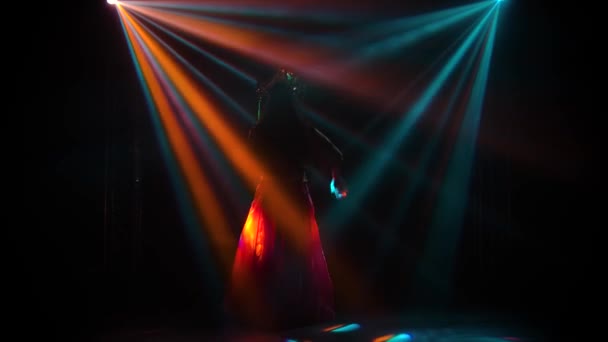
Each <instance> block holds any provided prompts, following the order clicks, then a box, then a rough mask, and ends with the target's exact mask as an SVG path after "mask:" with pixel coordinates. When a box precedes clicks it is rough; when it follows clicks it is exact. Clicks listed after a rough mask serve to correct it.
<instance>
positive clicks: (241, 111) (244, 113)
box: [138, 16, 255, 124]
mask: <svg viewBox="0 0 608 342" xmlns="http://www.w3.org/2000/svg"><path fill="white" fill-rule="evenodd" d="M138 17H139V16H138ZM142 19H144V20H145V21H146V22H149V23H152V24H153V22H152V21H150V20H149V19H147V18H145V17H142ZM142 27H144V26H143V25H142ZM148 33H149V34H150V35H151V36H152V37H154V39H155V40H156V41H158V42H159V43H160V44H161V45H162V46H163V47H164V48H165V49H166V50H167V51H169V52H170V53H171V55H173V57H175V59H177V60H178V61H179V62H180V63H181V64H182V65H183V66H184V67H186V68H187V69H188V70H189V71H190V72H192V74H193V75H195V76H196V77H197V78H198V79H199V80H201V81H202V82H203V83H205V85H206V86H207V87H208V88H209V89H211V90H212V91H213V92H214V93H215V94H216V95H217V96H218V97H219V98H221V99H222V100H223V101H224V102H225V103H227V104H228V105H229V106H230V107H231V108H232V109H234V110H235V111H236V112H237V113H238V114H239V116H240V117H241V118H242V119H243V120H245V121H246V122H247V123H248V124H253V123H254V121H255V119H254V117H253V116H252V115H251V114H250V113H249V112H247V111H246V110H245V109H244V108H243V107H242V106H241V105H240V104H239V103H238V102H236V101H234V99H232V98H231V97H230V96H229V95H228V94H226V92H224V91H223V90H222V89H221V88H220V87H218V86H217V85H216V84H215V83H214V82H213V81H211V80H210V79H209V78H208V77H207V76H205V75H204V74H203V73H202V72H200V71H199V70H198V69H196V68H195V67H194V66H193V65H192V64H191V63H190V62H188V61H187V60H186V59H185V58H184V57H182V56H181V55H180V54H179V53H178V52H177V51H175V50H174V49H173V48H171V47H170V46H169V44H167V43H166V42H165V41H164V40H163V39H161V38H160V37H159V36H157V35H156V34H154V33H153V32H151V31H150V30H148Z"/></svg>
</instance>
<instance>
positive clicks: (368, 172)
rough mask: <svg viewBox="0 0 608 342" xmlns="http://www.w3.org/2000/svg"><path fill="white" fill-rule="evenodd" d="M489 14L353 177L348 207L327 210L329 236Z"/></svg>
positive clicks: (363, 193) (369, 185) (373, 180)
mask: <svg viewBox="0 0 608 342" xmlns="http://www.w3.org/2000/svg"><path fill="white" fill-rule="evenodd" d="M492 11H493V10H490V11H489V12H488V14H486V15H485V16H484V17H483V18H482V19H481V21H480V22H479V24H478V25H477V27H476V28H475V30H474V31H473V32H471V34H470V35H469V36H468V37H467V39H466V40H465V41H464V42H463V43H462V45H461V46H460V48H459V49H458V50H457V51H456V52H455V53H454V54H453V55H452V57H451V58H450V60H448V61H447V63H446V64H445V66H444V67H443V68H442V69H441V70H440V72H439V74H438V75H437V76H436V77H435V79H434V80H433V81H432V82H431V84H430V86H429V87H428V88H427V89H426V90H425V92H424V93H423V94H422V96H421V97H420V98H419V99H418V101H417V102H415V103H414V105H413V106H412V108H411V109H410V110H409V111H408V113H407V114H406V115H405V116H404V119H403V120H402V121H401V123H399V124H398V126H397V127H396V128H395V129H394V130H393V131H392V132H391V133H390V134H389V136H388V138H387V139H386V140H385V142H384V143H383V144H382V148H380V149H379V150H378V153H376V154H375V155H373V156H372V158H371V160H369V161H367V162H366V163H365V164H364V166H362V167H361V168H360V169H359V170H358V172H357V173H355V176H354V177H353V182H352V192H351V195H350V196H349V197H350V199H349V205H348V206H346V205H344V206H334V208H333V210H330V211H329V212H328V214H327V219H328V222H331V223H330V224H329V225H330V226H331V227H333V228H334V229H335V230H334V231H333V232H332V235H334V237H335V236H337V234H338V233H339V232H340V231H341V230H342V229H343V223H344V220H345V219H346V218H348V217H349V216H350V215H349V213H350V212H352V211H354V210H357V209H358V208H359V207H360V206H361V204H362V203H363V200H364V199H365V196H367V194H368V193H369V191H370V190H371V188H372V187H373V185H374V184H375V183H376V182H378V178H379V177H380V175H381V174H382V172H383V170H384V168H385V167H386V166H387V164H388V163H389V161H390V160H392V159H393V154H394V152H395V151H396V150H397V148H398V147H399V146H400V143H401V142H402V141H403V140H404V139H405V138H406V137H407V136H408V135H409V134H410V133H411V130H412V128H413V127H414V125H415V124H416V123H417V122H418V120H419V119H420V117H421V116H422V114H423V113H424V111H425V110H426V109H427V107H428V106H429V104H430V103H431V101H432V100H433V98H434V97H435V95H436V94H437V93H438V92H439V90H440V89H441V88H442V87H443V86H444V84H445V82H446V81H447V79H448V78H449V76H450V75H451V74H452V73H453V72H454V70H455V68H456V66H457V65H458V64H459V63H460V61H461V60H462V59H463V57H464V56H465V53H466V52H467V50H468V49H469V48H470V46H471V45H472V44H473V42H474V41H475V39H477V38H478V36H479V33H480V31H481V29H482V28H483V27H484V25H485V23H486V22H487V20H488V18H489V17H490V15H491V13H492Z"/></svg>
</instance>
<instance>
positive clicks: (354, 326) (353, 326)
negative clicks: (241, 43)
mask: <svg viewBox="0 0 608 342" xmlns="http://www.w3.org/2000/svg"><path fill="white" fill-rule="evenodd" d="M359 328H360V326H359V324H357V323H353V324H348V325H345V326H342V327H340V328H336V329H333V330H331V332H334V333H341V332H349V331H354V330H357V329H359Z"/></svg>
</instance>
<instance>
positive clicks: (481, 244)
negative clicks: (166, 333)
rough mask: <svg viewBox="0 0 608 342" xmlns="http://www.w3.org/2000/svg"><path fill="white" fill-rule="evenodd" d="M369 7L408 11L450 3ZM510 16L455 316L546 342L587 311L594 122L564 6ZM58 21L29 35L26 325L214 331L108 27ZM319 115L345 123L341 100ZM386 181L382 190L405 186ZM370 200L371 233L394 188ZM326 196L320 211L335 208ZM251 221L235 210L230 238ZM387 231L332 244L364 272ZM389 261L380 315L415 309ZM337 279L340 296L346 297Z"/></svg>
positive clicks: (518, 8) (358, 309)
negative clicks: (524, 329)
mask: <svg viewBox="0 0 608 342" xmlns="http://www.w3.org/2000/svg"><path fill="white" fill-rule="evenodd" d="M375 3H376V4H377V6H378V8H379V9H383V10H387V8H388V7H386V6H389V5H390V6H392V7H391V8H395V9H399V8H400V9H402V10H403V11H404V13H407V11H413V10H415V9H417V10H420V11H423V10H427V9H431V8H436V7H444V6H445V7H447V6H449V5H450V3H449V2H447V1H435V2H428V1H427V2H421V3H424V5H422V4H420V5H418V4H416V2H408V5H407V7H405V6H401V7H400V5H398V4H396V3H389V2H388V1H382V2H380V1H375ZM383 3H386V6H385V7H382V6H381V5H382V4H383ZM452 4H454V3H452ZM508 5H509V6H508V9H505V11H504V12H505V13H508V16H507V15H506V14H505V15H504V17H508V18H509V21H508V22H507V21H506V20H503V21H502V22H501V23H500V29H499V35H498V37H497V41H496V45H495V46H496V52H495V54H494V58H493V60H492V63H493V65H507V67H505V68H504V69H501V68H492V70H491V75H490V85H489V87H488V92H487V96H486V107H487V108H489V109H488V112H491V113H492V115H488V116H487V117H484V119H483V121H482V126H481V131H480V149H479V151H478V157H477V160H476V163H475V166H474V171H475V174H474V180H473V190H472V194H473V195H472V200H471V201H470V205H469V210H468V215H467V218H466V224H465V228H464V230H463V237H462V243H461V249H460V252H459V259H458V261H457V263H456V265H457V268H456V282H455V286H457V289H456V291H455V293H456V297H455V304H454V307H455V308H458V309H463V310H474V311H488V312H500V313H512V314H515V315H524V316H525V317H528V316H529V317H530V322H534V323H538V324H542V325H543V326H545V327H548V328H553V327H554V328H556V329H557V328H558V327H560V325H559V323H560V322H564V321H565V320H566V318H567V317H569V316H570V315H571V314H572V313H573V312H574V309H575V307H574V304H575V303H577V302H578V301H579V300H581V298H582V295H581V293H579V292H577V291H575V290H576V288H578V287H575V285H582V287H584V288H586V286H587V285H586V284H587V282H589V281H590V280H589V276H588V274H587V273H586V272H587V267H588V266H585V265H587V263H586V262H584V263H581V262H580V261H581V260H585V259H587V258H589V257H590V256H591V253H593V251H592V250H590V249H589V248H585V249H583V248H582V247H583V245H582V242H583V241H586V240H585V239H589V237H590V234H592V233H593V229H591V228H589V227H590V225H588V223H587V220H588V216H587V215H586V214H585V212H584V211H581V209H586V210H591V209H590V207H586V206H585V205H584V204H583V203H584V202H585V201H586V200H588V199H589V198H588V197H587V195H586V194H587V191H588V187H589V186H590V184H595V183H596V179H595V178H594V177H593V174H592V173H591V172H590V170H591V168H590V167H589V161H590V159H591V158H592V157H593V155H592V154H591V152H590V149H588V147H589V146H590V144H591V142H592V141H591V140H592V139H595V136H594V135H593V134H591V133H590V132H591V131H590V127H589V122H588V121H589V119H590V115H589V114H587V113H588V112H587V111H585V109H584V108H582V107H581V103H580V102H575V101H572V100H573V99H574V98H576V97H578V95H579V94H580V93H585V92H586V89H585V86H584V85H582V84H580V83H578V82H577V81H576V76H577V74H578V73H579V71H578V70H579V68H580V67H581V65H582V64H580V63H579V60H580V57H581V52H580V51H583V50H582V46H583V45H584V44H585V41H584V39H583V38H580V36H578V35H576V34H575V31H574V30H573V28H572V27H573V26H571V25H570V24H571V23H570V21H568V20H565V19H564V16H563V15H562V13H563V12H561V10H562V9H563V8H560V7H559V6H563V5H559V4H557V3H552V4H551V6H544V5H543V4H530V3H529V2H525V4H524V2H523V1H513V2H510V3H509V4H508ZM57 6H60V5H57ZM57 6H53V9H54V10H58V9H59V8H60V7H57ZM434 6H435V7H434ZM64 7H65V8H63V9H62V10H61V11H57V13H56V15H55V16H52V17H49V18H47V19H48V23H40V24H39V26H38V28H39V29H38V32H39V34H40V35H42V37H43V38H42V50H43V53H42V56H39V57H40V58H41V59H42V62H41V63H43V65H44V66H45V67H46V68H45V69H44V71H43V74H42V75H43V82H42V84H41V83H40V82H39V81H36V82H35V83H36V85H37V86H40V87H41V88H42V90H43V97H42V98H41V99H42V101H41V103H43V104H44V106H43V107H44V110H43V111H42V113H44V114H43V115H42V120H41V121H40V122H38V123H37V125H36V126H37V127H39V130H35V133H33V134H32V135H33V139H32V140H31V142H32V145H33V147H32V149H33V151H35V153H36V154H37V155H38V156H40V157H41V162H38V161H37V162H35V163H32V164H34V165H32V167H28V168H27V169H26V174H27V176H28V179H30V180H31V181H29V182H27V183H28V185H29V186H28V189H29V190H28V191H27V193H26V195H25V198H26V203H27V206H28V208H29V209H28V210H27V211H26V212H27V214H26V218H25V219H26V221H27V222H31V224H32V225H33V226H35V227H37V228H38V229H36V230H35V232H36V233H35V235H36V236H32V237H29V239H31V240H33V241H34V247H33V249H32V250H33V253H26V254H27V256H26V261H27V264H26V265H25V267H26V273H27V282H28V283H29V286H30V287H29V289H30V291H31V292H30V293H31V297H32V298H33V309H34V311H33V314H34V316H35V317H37V318H40V319H41V321H42V322H44V323H43V325H44V326H45V327H48V329H49V331H51V332H53V333H61V334H64V336H65V334H68V335H74V336H76V335H79V334H85V335H89V334H93V333H96V332H102V331H111V330H120V329H123V328H124V329H129V328H133V327H136V328H145V327H155V328H157V327H165V326H169V327H185V328H193V327H194V328H201V329H206V330H214V329H218V327H220V326H221V324H222V318H221V316H220V315H219V314H218V313H219V306H218V305H219V298H217V296H216V294H217V292H216V291H215V289H212V285H210V284H211V282H210V281H208V280H209V279H206V278H205V276H204V275H201V273H200V272H199V271H198V270H199V266H198V265H196V264H195V262H194V261H193V260H194V259H195V258H194V257H193V255H192V253H193V252H192V251H191V245H190V242H189V241H188V237H187V236H186V234H185V232H184V229H183V228H182V227H183V225H184V222H183V221H182V219H181V216H180V213H179V211H178V208H177V205H176V203H175V197H174V193H173V191H172V189H171V185H170V182H169V176H168V174H167V171H166V168H165V166H164V162H163V160H162V158H161V155H160V152H159V150H158V145H157V143H156V140H155V139H156V138H155V136H154V132H153V131H152V128H151V123H150V122H149V116H148V115H149V114H148V109H147V107H146V104H145V100H144V97H143V92H142V90H141V86H140V83H139V81H138V80H137V78H136V75H135V70H134V67H133V64H132V61H131V58H130V55H129V51H128V48H127V45H126V41H125V38H124V35H123V33H122V28H121V27H120V22H119V19H118V15H117V13H116V12H115V10H114V9H113V8H111V7H109V6H108V5H107V4H106V3H105V1H95V2H93V1H88V2H86V3H85V2H78V3H74V4H70V5H66V6H64ZM571 16H572V17H574V18H576V14H575V13H571ZM573 20H574V19H573ZM568 23H570V24H568ZM572 25H573V24H572ZM248 96H249V95H245V94H244V95H243V98H245V100H244V102H247V101H249V100H247V99H246V98H247V97H248ZM35 101H38V100H35ZM35 104H36V103H35ZM332 106H333V107H332ZM327 108H334V109H335V110H336V111H342V112H348V111H349V104H348V100H344V99H343V98H340V99H337V100H336V101H335V103H333V104H330V105H328V107H327ZM335 115H336V117H338V118H340V117H341V118H342V119H337V120H345V119H344V117H345V116H340V115H338V114H335ZM344 124H345V125H346V126H352V127H354V128H355V129H356V128H357V123H349V122H344ZM385 124H387V123H386V122H385ZM381 127H382V126H381ZM375 134H381V132H375ZM335 139H336V140H337V142H338V143H340V144H342V145H345V144H347V142H346V141H341V139H342V138H340V137H335ZM349 155H352V156H355V155H357V151H356V150H353V149H351V150H347V157H348V156H349ZM352 159H356V158H352ZM352 163H353V164H354V162H352ZM28 164H29V163H28ZM347 166H351V167H353V168H354V167H356V165H348V164H347ZM388 175H389V176H388V177H386V178H385V182H386V183H385V184H384V185H383V186H384V188H387V186H389V185H391V186H392V185H395V184H397V185H395V186H398V185H401V186H404V184H406V183H404V181H403V180H402V179H400V178H399V176H398V175H397V174H395V173H393V174H390V173H389V174H388ZM136 179H139V182H138V181H135V180H136ZM383 186H380V187H379V188H380V189H382V188H383ZM389 188H390V187H389ZM108 189H110V191H108ZM314 191H318V192H319V193H320V190H317V189H315V190H314ZM378 191H379V192H380V193H379V194H378V198H381V199H382V200H381V201H380V202H382V203H383V204H386V205H384V206H383V205H376V206H371V205H370V206H369V210H368V213H367V214H368V215H369V216H371V217H372V218H374V219H375V220H376V221H377V222H382V219H381V218H382V217H383V212H382V210H383V208H382V207H384V208H387V207H389V208H390V207H391V205H392V206H394V205H395V203H392V202H391V199H393V198H391V196H388V195H386V194H388V193H389V192H388V190H386V191H387V192H386V194H385V193H382V191H383V190H378ZM382 195H384V196H382ZM320 197H321V198H320V199H319V201H318V203H317V205H318V210H319V211H320V212H321V213H322V212H323V211H324V210H325V209H326V208H327V207H328V206H329V203H330V201H329V199H327V198H324V197H322V196H320ZM244 201H245V203H247V201H248V199H245V200H244ZM376 207H377V208H376ZM245 210H246V208H245ZM245 214H246V212H243V211H241V212H236V213H235V214H234V222H232V223H233V224H234V226H235V233H236V232H238V230H239V229H240V225H241V224H242V221H243V219H244V215H245ZM354 221H356V220H354ZM359 222H362V221H359ZM379 225H380V226H381V223H380V224H379ZM412 234H413V233H411V232H410V233H408V231H407V229H406V230H405V232H402V233H401V236H400V237H401V238H402V239H403V243H404V244H406V245H408V246H415V245H416V243H417V242H420V241H422V238H421V237H420V236H416V235H415V234H414V235H412ZM380 235H381V234H380V233H378V228H377V227H373V228H372V227H370V226H366V225H365V224H361V223H359V224H354V225H353V227H352V228H351V230H350V231H349V233H348V236H347V237H344V238H343V239H342V240H341V241H340V242H339V243H338V244H337V245H336V246H335V248H336V249H337V250H340V252H341V255H346V256H350V257H351V258H352V259H351V260H352V264H353V265H358V267H359V269H360V271H361V273H362V274H367V273H369V272H368V270H369V269H370V268H371V267H378V265H371V264H370V263H369V262H368V261H366V259H365V246H366V245H367V243H368V242H369V241H370V239H375V238H378V237H379V236H380ZM389 254H390V258H389V259H388V260H387V262H386V264H384V265H382V266H380V267H382V271H381V272H380V273H379V274H377V276H376V278H373V279H368V280H366V283H367V284H370V288H371V290H372V291H373V292H374V294H375V296H376V297H377V298H380V304H379V306H380V307H381V308H382V310H381V312H389V313H390V312H398V311H403V310H408V309H409V304H410V302H409V300H408V299H407V298H405V296H404V295H403V291H402V290H403V289H404V288H407V286H408V279H409V278H408V276H407V275H406V276H403V274H407V271H406V272H397V271H395V270H400V269H403V270H409V269H408V267H409V264H410V263H411V260H409V259H408V255H407V252H403V251H399V250H394V251H391V252H390V253H389ZM355 257H356V258H355ZM328 261H329V264H330V267H332V265H333V260H331V258H330V259H329V260H328ZM335 281H336V286H337V288H338V291H339V290H340V288H341V286H343V285H344V284H342V283H341V282H340V279H336V280H335ZM338 307H339V311H340V313H342V314H352V313H354V314H362V313H367V312H371V310H372V308H369V307H368V306H367V304H365V303H363V302H362V303H345V302H339V303H338ZM374 309H377V307H375V308H374Z"/></svg>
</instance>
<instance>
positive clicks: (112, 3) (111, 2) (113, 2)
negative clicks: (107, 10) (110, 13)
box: [107, 0, 118, 5]
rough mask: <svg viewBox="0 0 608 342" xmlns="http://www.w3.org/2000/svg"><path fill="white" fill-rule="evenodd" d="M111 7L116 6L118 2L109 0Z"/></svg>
mask: <svg viewBox="0 0 608 342" xmlns="http://www.w3.org/2000/svg"><path fill="white" fill-rule="evenodd" d="M107 1H108V3H109V4H110V5H116V4H117V3H118V0H107Z"/></svg>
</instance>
